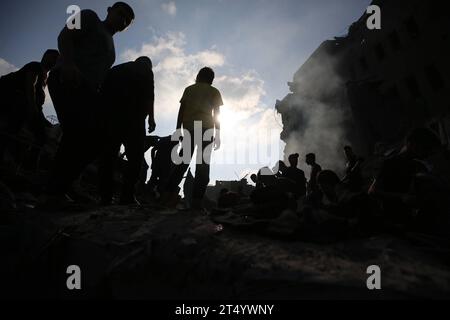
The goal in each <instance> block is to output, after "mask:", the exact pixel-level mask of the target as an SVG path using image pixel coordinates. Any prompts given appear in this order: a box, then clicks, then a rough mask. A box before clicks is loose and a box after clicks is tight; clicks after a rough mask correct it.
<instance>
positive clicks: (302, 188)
mask: <svg viewBox="0 0 450 320" xmlns="http://www.w3.org/2000/svg"><path fill="white" fill-rule="evenodd" d="M299 157H300V155H299V154H298V153H295V154H291V155H290V156H289V157H288V160H289V164H290V166H289V167H287V168H286V170H285V171H284V174H283V177H284V178H287V179H290V180H292V181H294V182H295V184H296V191H295V195H296V196H297V197H303V196H304V195H306V178H305V172H304V171H303V170H301V169H299V168H298V167H297V166H298V159H299Z"/></svg>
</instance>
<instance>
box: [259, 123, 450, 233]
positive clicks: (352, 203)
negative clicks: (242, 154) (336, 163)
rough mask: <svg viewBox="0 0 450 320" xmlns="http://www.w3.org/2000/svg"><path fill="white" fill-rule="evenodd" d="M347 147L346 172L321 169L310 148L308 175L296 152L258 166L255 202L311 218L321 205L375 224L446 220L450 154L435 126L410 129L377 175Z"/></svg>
mask: <svg viewBox="0 0 450 320" xmlns="http://www.w3.org/2000/svg"><path fill="white" fill-rule="evenodd" d="M343 151H344V154H345V160H346V166H345V168H344V170H342V171H343V172H344V175H343V176H342V177H339V175H338V174H337V173H335V172H334V171H332V170H322V168H321V166H320V165H319V164H317V162H316V156H315V154H312V153H310V154H307V155H306V157H305V162H306V164H307V165H309V166H310V167H311V173H310V177H309V179H308V180H307V179H306V178H305V174H304V172H303V171H302V170H300V169H299V168H297V165H298V159H299V155H298V154H291V155H290V156H289V157H288V161H289V166H287V165H286V164H285V163H284V162H283V161H280V162H279V163H278V165H277V166H276V167H275V168H274V169H273V170H272V169H270V168H268V167H264V168H262V169H260V170H259V172H258V173H257V174H253V175H252V177H251V179H252V180H253V181H254V182H255V184H256V189H255V191H253V193H252V195H251V199H252V201H253V203H254V204H255V205H257V206H258V207H259V208H260V210H261V214H262V215H264V216H266V217H267V216H272V217H274V216H277V215H279V214H280V212H282V211H283V210H287V209H291V210H294V211H295V210H297V211H298V210H300V215H301V216H302V217H303V218H308V219H310V218H311V217H312V216H314V214H312V212H314V211H316V212H317V211H321V210H322V211H325V212H327V213H328V214H329V215H328V216H327V219H330V217H333V218H332V220H333V222H336V221H339V223H341V222H342V221H347V222H346V223H350V222H352V223H356V225H358V226H364V228H366V229H367V228H369V229H372V230H373V229H377V228H381V229H382V230H385V229H383V228H384V227H386V226H389V227H391V228H392V227H393V226H395V227H398V228H411V229H414V230H420V231H432V232H434V231H436V230H438V229H439V228H440V227H441V226H444V225H446V226H448V222H449V216H448V212H449V211H448V210H449V209H450V201H449V199H448V197H447V196H445V195H446V194H447V195H448V194H449V191H450V181H448V178H449V177H448V171H449V168H450V167H449V166H450V156H449V152H448V150H446V149H445V147H444V146H442V145H441V144H440V141H439V139H438V137H437V136H436V135H435V134H434V133H433V132H432V131H431V130H429V129H426V128H417V129H414V130H412V131H411V132H410V134H408V136H407V138H406V142H405V145H404V147H403V148H402V149H401V150H399V151H398V152H397V153H394V154H393V155H391V156H389V157H387V158H386V159H385V160H384V161H383V164H382V165H381V168H379V170H378V172H377V173H376V174H375V176H364V174H363V168H364V166H365V160H364V159H363V158H362V157H359V156H358V155H356V154H355V153H354V151H353V149H352V147H351V146H345V147H344V150H343ZM442 172H444V173H445V172H446V173H447V176H444V175H443V174H442ZM266 208H270V209H268V210H267V211H266ZM321 219H322V221H323V219H324V218H323V217H321ZM327 219H325V220H327ZM310 220H314V219H310ZM319 220H320V219H319ZM381 226H383V227H381ZM377 230H378V231H379V230H380V229H377ZM440 231H443V230H440ZM444 233H445V231H444Z"/></svg>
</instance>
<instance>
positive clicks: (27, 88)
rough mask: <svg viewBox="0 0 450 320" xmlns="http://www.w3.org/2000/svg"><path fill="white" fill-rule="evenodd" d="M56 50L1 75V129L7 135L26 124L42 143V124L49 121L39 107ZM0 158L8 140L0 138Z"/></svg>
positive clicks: (43, 141) (44, 124)
mask: <svg viewBox="0 0 450 320" xmlns="http://www.w3.org/2000/svg"><path fill="white" fill-rule="evenodd" d="M58 57H59V52H58V50H54V49H48V50H47V51H45V53H44V55H43V56H42V59H41V61H40V62H37V61H32V62H30V63H27V64H26V65H24V66H23V67H22V68H20V69H19V70H17V71H15V72H11V73H9V74H7V75H4V76H2V77H1V78H0V95H1V97H2V103H1V104H2V106H1V108H0V116H1V121H0V126H1V129H0V130H1V131H2V132H4V133H5V134H6V135H10V136H13V135H16V134H17V133H18V132H19V131H20V130H21V129H22V128H23V127H24V125H25V124H28V126H29V128H30V129H31V131H32V132H33V134H34V138H35V143H36V144H37V145H39V146H42V145H43V144H44V143H45V137H46V136H45V127H48V126H50V123H49V122H48V121H47V120H46V119H45V116H44V114H43V110H42V107H43V105H44V102H45V91H44V90H45V87H46V85H47V74H48V72H49V71H50V70H51V69H52V68H53V67H54V66H55V64H56V61H57V59H58ZM0 139H1V140H0V145H1V146H0V159H3V154H4V151H5V148H7V147H8V145H9V142H8V141H9V139H8V138H7V137H4V136H3V135H2V136H1V137H0Z"/></svg>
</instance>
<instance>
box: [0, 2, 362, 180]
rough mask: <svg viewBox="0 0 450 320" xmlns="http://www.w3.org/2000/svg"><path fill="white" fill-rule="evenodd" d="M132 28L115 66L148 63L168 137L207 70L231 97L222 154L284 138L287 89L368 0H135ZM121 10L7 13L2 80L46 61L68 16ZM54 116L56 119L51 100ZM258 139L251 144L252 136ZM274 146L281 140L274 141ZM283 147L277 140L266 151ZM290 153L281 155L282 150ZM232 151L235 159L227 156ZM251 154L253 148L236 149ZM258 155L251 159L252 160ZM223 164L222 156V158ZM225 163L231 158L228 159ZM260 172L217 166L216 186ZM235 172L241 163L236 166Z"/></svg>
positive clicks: (25, 8)
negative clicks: (145, 59) (265, 136)
mask: <svg viewBox="0 0 450 320" xmlns="http://www.w3.org/2000/svg"><path fill="white" fill-rule="evenodd" d="M127 2H128V3H129V4H130V5H131V6H132V7H133V8H134V9H135V13H136V19H135V21H134V23H133V25H131V27H130V28H129V29H128V30H126V31H125V32H123V33H120V34H117V35H116V36H115V43H116V54H117V59H116V63H121V62H124V61H127V60H129V59H133V58H134V57H136V56H138V55H141V54H147V55H149V56H150V58H152V60H153V63H154V66H155V81H156V92H155V94H156V105H155V108H156V109H155V114H156V120H157V131H156V132H155V133H156V134H159V135H169V134H171V133H172V131H173V127H174V126H175V122H176V112H177V108H178V100H179V98H180V97H181V94H182V92H183V89H184V87H185V86H186V85H189V84H191V83H192V82H193V80H194V76H195V74H196V72H197V71H198V68H199V67H201V66H203V65H211V66H212V67H213V68H214V69H215V71H216V77H217V81H216V82H215V86H216V87H217V88H218V89H219V90H221V92H222V95H223V97H224V101H225V106H224V110H225V111H224V120H223V126H224V131H225V130H226V129H228V132H232V133H233V134H234V135H232V134H231V133H229V134H228V136H227V137H228V141H227V137H224V139H223V140H225V141H224V144H223V148H222V151H221V152H222V153H225V152H226V150H227V148H226V147H227V145H229V144H230V143H231V141H232V140H236V134H238V136H241V137H242V136H244V135H247V136H249V135H250V134H254V133H255V132H256V131H257V130H259V129H261V130H263V129H264V130H265V129H268V128H272V129H273V130H274V131H275V132H279V131H281V128H280V121H279V118H277V117H276V115H275V113H274V112H273V107H274V105H275V101H276V99H282V98H283V97H284V96H285V95H286V94H287V93H288V87H287V82H288V81H291V79H292V76H293V74H294V73H295V71H296V70H297V69H298V68H299V67H300V66H301V65H302V63H303V62H304V61H305V60H306V59H307V58H308V56H309V55H310V54H311V53H312V52H313V51H314V50H315V49H316V48H317V47H318V46H319V45H320V43H321V42H322V41H324V40H326V39H330V38H332V37H333V36H338V35H342V34H345V33H346V30H347V28H348V26H349V25H350V24H351V23H352V22H354V21H355V20H356V19H358V18H359V17H360V16H361V15H362V13H363V11H364V10H365V8H366V7H367V6H368V4H369V2H370V1H369V0H340V1H336V0H277V1H274V0H178V1H177V0H175V1H170V0H169V1H165V0H154V1H153V0H148V1H144V0H133V1H127ZM112 3H113V1H103V0H97V1H92V0H91V1H87V0H68V1H66V0H58V1H56V0H54V1H50V0H40V1H21V0H15V1H5V0H3V1H2V2H1V4H0V6H1V10H0V40H1V45H0V59H1V60H0V73H4V72H6V71H9V68H12V66H15V67H21V66H22V65H23V64H25V63H27V62H29V61H31V60H39V59H40V56H41V54H42V53H43V52H44V51H45V49H47V48H54V47H56V38H57V36H58V33H59V32H60V30H61V28H62V27H63V25H64V23H65V21H66V18H67V17H68V15H67V14H66V8H67V7H68V6H69V5H71V4H76V5H78V6H79V7H81V8H82V9H85V8H90V9H93V10H94V11H96V12H97V14H98V15H99V17H100V18H101V19H103V18H104V17H105V15H106V8H107V6H109V5H111V4H112ZM45 110H46V112H47V113H52V107H51V101H50V98H49V97H48V98H47V102H46V109H45ZM249 133H250V134H249ZM271 139H272V140H271ZM276 143H277V141H274V140H273V138H269V140H268V141H267V144H268V145H269V146H270V145H274V144H276ZM281 147H282V146H281ZM228 150H229V149H228ZM236 150H237V152H239V151H241V152H242V151H248V146H245V145H243V146H240V147H237V148H236ZM248 152H250V151H248ZM222 156H223V155H222ZM225 157H226V156H225ZM274 160H275V159H263V160H261V161H259V162H258V163H247V164H241V165H236V164H233V163H229V164H225V165H214V166H213V168H212V179H213V180H215V179H221V180H223V179H234V178H236V175H242V174H243V173H245V172H247V171H251V170H255V169H257V168H258V167H260V166H263V165H273V164H274V163H273V161H274ZM231 162H232V161H231Z"/></svg>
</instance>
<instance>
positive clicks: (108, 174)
mask: <svg viewBox="0 0 450 320" xmlns="http://www.w3.org/2000/svg"><path fill="white" fill-rule="evenodd" d="M102 98H103V103H104V115H105V119H106V120H105V121H106V123H107V125H106V135H107V136H106V141H105V149H104V151H103V155H102V161H101V166H100V178H101V182H100V193H101V197H102V203H103V204H111V202H112V200H113V183H112V181H113V180H112V177H113V172H114V169H113V168H114V162H115V161H116V159H117V155H118V153H119V150H120V146H121V145H122V144H123V145H124V146H125V153H126V157H127V160H128V163H127V169H126V170H125V174H124V181H123V187H122V194H121V197H120V203H121V204H134V203H138V201H137V200H136V198H135V188H136V183H137V181H138V179H139V175H140V172H141V167H142V163H143V160H144V152H145V136H146V133H145V120H146V119H148V121H147V125H148V132H149V133H152V132H153V131H154V130H155V119H154V110H153V107H154V106H153V105H154V83H153V71H152V62H151V60H150V58H148V57H139V58H137V59H136V60H135V61H133V62H127V63H123V64H119V65H117V66H115V67H113V68H112V69H111V70H109V72H108V74H107V76H106V79H105V81H104V83H103V86H102Z"/></svg>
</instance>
